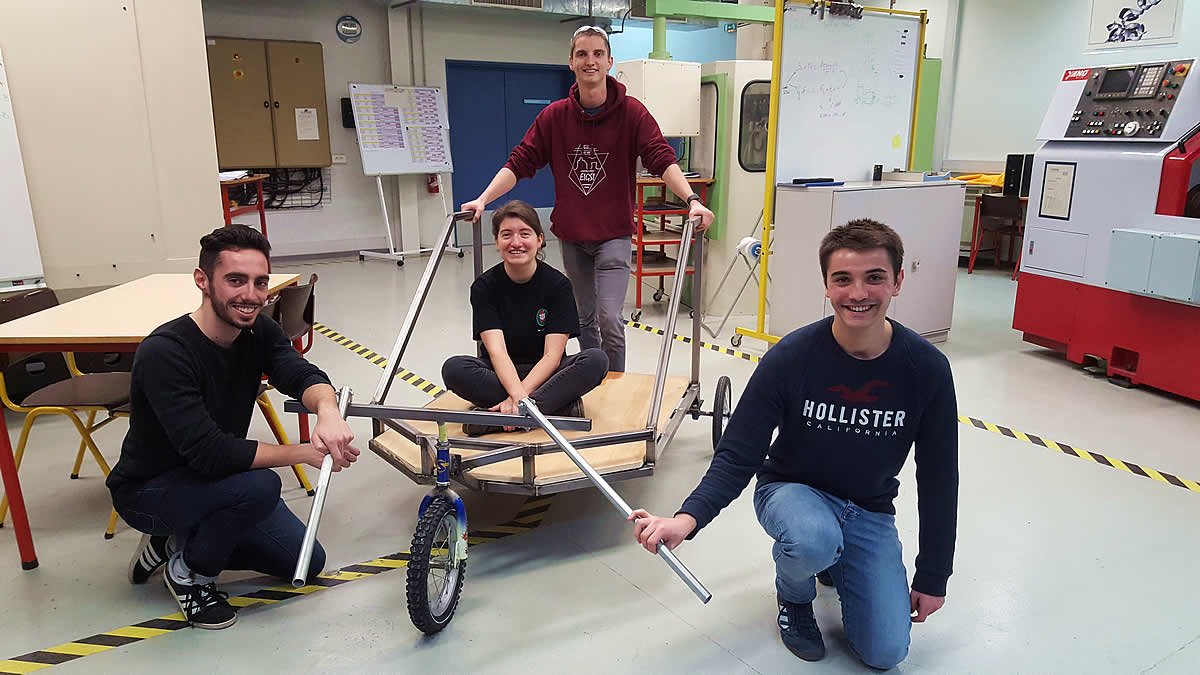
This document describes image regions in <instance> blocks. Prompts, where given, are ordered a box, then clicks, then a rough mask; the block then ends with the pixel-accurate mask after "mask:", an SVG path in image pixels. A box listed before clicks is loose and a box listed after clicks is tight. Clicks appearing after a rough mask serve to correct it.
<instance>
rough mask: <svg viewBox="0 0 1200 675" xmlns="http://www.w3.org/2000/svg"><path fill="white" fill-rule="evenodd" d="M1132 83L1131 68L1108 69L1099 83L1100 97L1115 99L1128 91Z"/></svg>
mask: <svg viewBox="0 0 1200 675" xmlns="http://www.w3.org/2000/svg"><path fill="white" fill-rule="evenodd" d="M1132 83H1133V68H1109V69H1108V72H1107V73H1106V74H1105V75H1104V81H1103V82H1101V83H1100V95H1101V96H1104V95H1106V94H1107V95H1108V96H1110V97H1116V96H1119V95H1122V94H1124V93H1125V92H1127V91H1129V85H1130V84H1132Z"/></svg>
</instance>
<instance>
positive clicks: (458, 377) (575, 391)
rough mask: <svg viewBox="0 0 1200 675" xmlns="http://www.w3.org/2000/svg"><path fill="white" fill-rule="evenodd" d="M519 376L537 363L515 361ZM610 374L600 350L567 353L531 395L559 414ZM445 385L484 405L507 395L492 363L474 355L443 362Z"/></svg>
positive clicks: (546, 409)
mask: <svg viewBox="0 0 1200 675" xmlns="http://www.w3.org/2000/svg"><path fill="white" fill-rule="evenodd" d="M513 365H515V366H516V368H517V375H518V376H519V377H520V378H521V379H524V378H525V376H526V375H528V374H529V371H531V370H533V367H534V366H535V365H536V364H533V363H515V364H513ZM606 374H608V357H607V356H605V355H604V352H602V351H600V350H599V349H596V348H592V349H585V350H583V351H581V352H579V353H578V354H575V355H573V356H564V357H563V359H562V361H560V362H559V364H558V369H557V370H555V371H554V374H553V375H551V376H550V378H549V379H547V380H546V381H545V382H543V383H542V386H540V387H538V388H537V390H536V391H532V392H529V396H530V398H532V399H533V400H534V402H535V403H537V405H538V408H540V409H541V411H542V412H543V413H545V414H547V415H557V414H559V413H560V412H561V411H562V410H563V409H564V408H566V407H567V406H569V405H571V403H572V402H574V401H575V399H577V398H580V397H581V396H583V395H584V394H586V393H588V392H589V391H591V390H593V389H595V388H596V386H597V385H599V384H600V383H601V382H603V381H604V376H605V375H606ZM442 381H443V382H445V383H446V388H447V389H449V390H450V391H452V392H454V393H455V394H458V395H459V397H460V398H463V399H466V400H468V401H470V402H471V403H473V404H474V405H477V406H479V407H481V408H490V407H492V406H494V405H496V404H498V403H501V402H503V401H504V399H506V398H508V392H507V391H505V390H504V385H503V384H501V383H500V377H499V376H497V375H496V371H495V369H494V368H492V364H491V363H490V362H488V361H486V360H484V359H481V358H477V357H474V356H452V357H450V358H449V359H447V360H446V363H444V364H443V365H442Z"/></svg>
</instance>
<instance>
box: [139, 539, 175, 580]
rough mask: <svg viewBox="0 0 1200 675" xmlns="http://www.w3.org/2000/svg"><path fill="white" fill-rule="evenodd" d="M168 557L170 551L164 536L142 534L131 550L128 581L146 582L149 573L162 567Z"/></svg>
mask: <svg viewBox="0 0 1200 675" xmlns="http://www.w3.org/2000/svg"><path fill="white" fill-rule="evenodd" d="M169 557H171V553H170V551H168V550H167V538H166V537H153V536H150V535H148V534H143V535H142V540H141V541H140V542H138V545H137V548H136V549H134V551H133V557H132V558H130V559H129V583H131V584H144V583H146V580H147V579H149V578H150V575H152V574H154V572H155V571H157V570H158V568H159V567H162V565H163V563H165V562H167V558H169Z"/></svg>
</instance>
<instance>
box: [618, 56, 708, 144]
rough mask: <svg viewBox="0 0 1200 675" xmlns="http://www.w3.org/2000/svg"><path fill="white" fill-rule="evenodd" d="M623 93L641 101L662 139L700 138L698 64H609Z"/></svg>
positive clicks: (655, 61) (657, 61)
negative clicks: (621, 86)
mask: <svg viewBox="0 0 1200 675" xmlns="http://www.w3.org/2000/svg"><path fill="white" fill-rule="evenodd" d="M613 77H614V78H616V80H617V81H618V82H620V83H621V84H623V85H625V93H626V94H627V95H629V96H632V97H634V98H636V99H637V100H639V101H641V102H642V104H643V105H645V106H646V109H647V110H649V111H650V114H651V115H653V116H654V120H655V121H656V122H658V128H659V129H660V130H662V134H663V136H666V137H668V138H676V137H679V136H699V135H700V64H699V63H692V62H689V61H663V60H660V59H638V60H636V61H621V62H620V63H617V64H614V65H613Z"/></svg>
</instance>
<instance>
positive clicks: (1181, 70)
mask: <svg viewBox="0 0 1200 675" xmlns="http://www.w3.org/2000/svg"><path fill="white" fill-rule="evenodd" d="M1187 69H1188V67H1187V64H1185V63H1181V64H1179V65H1177V66H1175V72H1177V73H1179V74H1180V75H1182V74H1184V73H1186V72H1187Z"/></svg>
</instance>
